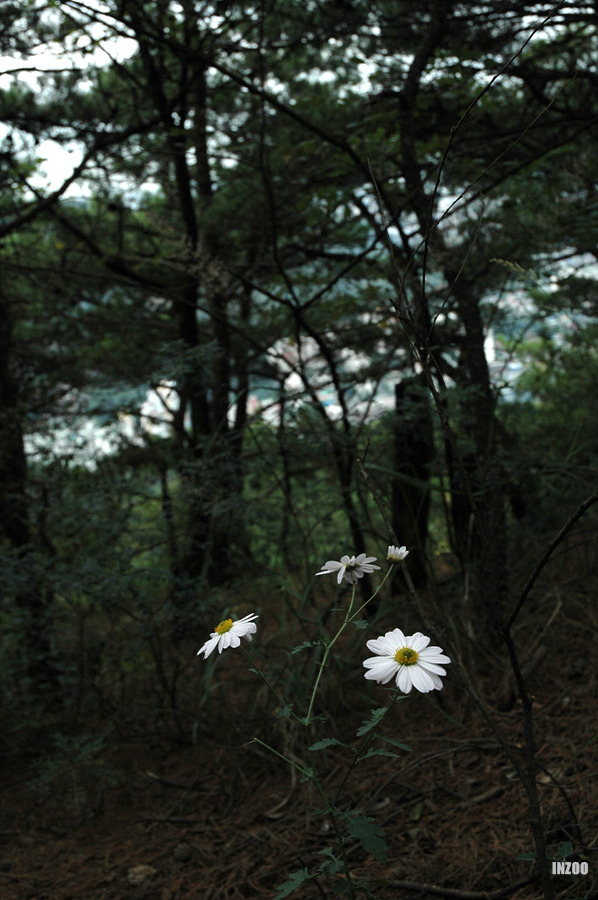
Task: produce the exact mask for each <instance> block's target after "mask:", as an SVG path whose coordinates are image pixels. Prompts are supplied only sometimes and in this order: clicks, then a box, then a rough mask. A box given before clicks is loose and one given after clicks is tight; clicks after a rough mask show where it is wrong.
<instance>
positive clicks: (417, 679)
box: [409, 665, 434, 694]
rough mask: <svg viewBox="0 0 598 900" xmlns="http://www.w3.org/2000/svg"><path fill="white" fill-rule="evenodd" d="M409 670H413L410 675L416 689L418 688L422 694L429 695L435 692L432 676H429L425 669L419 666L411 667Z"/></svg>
mask: <svg viewBox="0 0 598 900" xmlns="http://www.w3.org/2000/svg"><path fill="white" fill-rule="evenodd" d="M409 668H410V669H411V671H410V673H409V674H410V676H411V681H412V683H413V687H414V688H417V690H418V691H421V693H422V694H427V693H428V692H429V691H433V690H434V682H433V681H432V676H431V675H428V673H427V672H426V671H425V669H422V668H421V666H417V665H415V666H409Z"/></svg>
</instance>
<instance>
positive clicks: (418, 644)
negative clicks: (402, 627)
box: [407, 631, 430, 653]
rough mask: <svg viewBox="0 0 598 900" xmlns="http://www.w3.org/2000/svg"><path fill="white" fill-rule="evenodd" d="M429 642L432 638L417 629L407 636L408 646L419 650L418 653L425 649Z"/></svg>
mask: <svg viewBox="0 0 598 900" xmlns="http://www.w3.org/2000/svg"><path fill="white" fill-rule="evenodd" d="M429 643H430V638H429V637H426V635H425V634H422V633H421V631H416V632H415V634H411V635H409V636H408V638H407V646H408V647H412V648H413V649H414V650H417V652H418V653H420V651H421V650H424V649H425V648H426V647H427V646H428V644H429Z"/></svg>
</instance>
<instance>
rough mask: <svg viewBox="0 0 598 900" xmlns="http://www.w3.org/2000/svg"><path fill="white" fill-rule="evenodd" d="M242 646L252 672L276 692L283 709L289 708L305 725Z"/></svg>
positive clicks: (294, 716) (293, 715)
mask: <svg viewBox="0 0 598 900" xmlns="http://www.w3.org/2000/svg"><path fill="white" fill-rule="evenodd" d="M240 646H241V650H242V651H243V653H244V654H245V659H246V660H247V662H248V663H249V664H250V665H251V671H252V672H255V673H256V675H258V676H259V678H261V680H262V681H263V682H264V684H265V685H266V687H267V688H268V690H269V691H271V692H272V693H273V694H274V696H275V697H276V699H277V700H278V702H279V703H280V706H281V709H288V711H289V714H290V715H291V716H292V717H293V719H295V721H296V722H300V723H301V724H302V725H304V724H305V723H304V721H303V719H302V718H301V716H298V715H297V714H296V713H294V712H293V710H292V709H291V707H290V706H289V705H288V703H286V701H285V700H284V699H283V698H282V697H281V696H280V694H279V693H278V691H277V690H276V688H275V687H273V686H272V685H271V684H270V682H269V681H268V679H267V678H266V676H265V675H264V673H263V672H261V671H260V670H259V669H258V667H257V666H256V664H255V663H254V661H253V660H252V658H251V656H250V654H249V652H248V651H247V650H246V649H245V647H244V646H243V644H241V645H240Z"/></svg>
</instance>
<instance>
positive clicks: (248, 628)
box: [197, 613, 258, 659]
mask: <svg viewBox="0 0 598 900" xmlns="http://www.w3.org/2000/svg"><path fill="white" fill-rule="evenodd" d="M257 618H258V616H256V615H255V613H251V615H249V616H243V618H242V619H239V620H238V621H237V622H233V620H232V619H224V621H223V622H220V624H219V625H216V628H215V629H214V631H213V632H212V634H211V635H210V639H209V640H208V641H206V642H205V644H204V645H203V647H202V648H201V649H200V650H198V651H197V655H198V656H199V654H200V653H203V655H204V659H207V658H208V656H209V655H210V653H211V652H212V651H213V650H215V649H216V647H218V653H222V651H223V650H226V648H227V647H238V646H239V644H240V643H241V638H242V637H244V638H247V640H248V641H250V640H251V635H252V634H255V631H256V630H257V625H256V624H255V622H254V621H253V620H254V619H257Z"/></svg>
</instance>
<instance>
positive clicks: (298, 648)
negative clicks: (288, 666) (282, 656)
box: [291, 640, 322, 653]
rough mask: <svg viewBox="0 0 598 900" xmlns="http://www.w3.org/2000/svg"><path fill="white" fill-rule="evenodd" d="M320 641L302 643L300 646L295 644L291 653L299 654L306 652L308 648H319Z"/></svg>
mask: <svg viewBox="0 0 598 900" xmlns="http://www.w3.org/2000/svg"><path fill="white" fill-rule="evenodd" d="M321 646H322V641H321V640H319V641H303V643H302V644H297V646H296V647H293V649H292V650H291V653H301V651H302V650H307V649H309V647H321Z"/></svg>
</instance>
